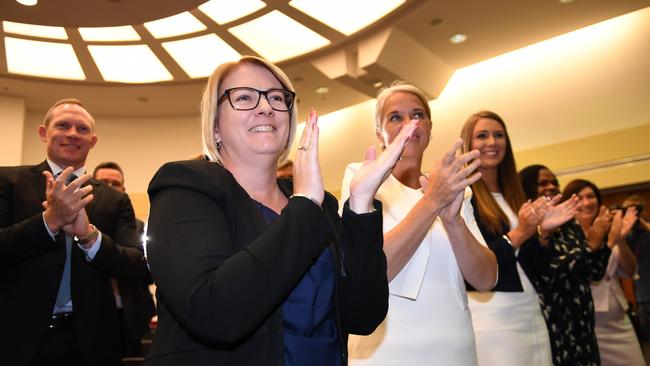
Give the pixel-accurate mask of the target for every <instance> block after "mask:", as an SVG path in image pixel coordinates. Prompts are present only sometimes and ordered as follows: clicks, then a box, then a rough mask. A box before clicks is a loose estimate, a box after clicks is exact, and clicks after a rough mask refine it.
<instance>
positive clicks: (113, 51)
mask: <svg viewBox="0 0 650 366" xmlns="http://www.w3.org/2000/svg"><path fill="white" fill-rule="evenodd" d="M88 50H89V51H90V54H91V55H92V57H93V60H95V64H97V67H98V68H99V72H100V73H101V74H102V77H103V78H104V80H106V81H113V82H118V83H152V82H156V81H166V80H172V79H173V78H172V75H171V74H170V73H169V71H167V69H166V68H165V66H163V64H162V63H161V62H160V60H158V58H157V57H156V56H155V55H154V53H153V52H152V51H151V49H150V48H149V47H148V46H145V45H134V46H88Z"/></svg>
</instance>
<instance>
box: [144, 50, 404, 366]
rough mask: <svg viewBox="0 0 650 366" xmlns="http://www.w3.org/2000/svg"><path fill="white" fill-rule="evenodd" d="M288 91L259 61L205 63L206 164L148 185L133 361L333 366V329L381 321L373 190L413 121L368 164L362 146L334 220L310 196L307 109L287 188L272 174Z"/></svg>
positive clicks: (328, 198)
mask: <svg viewBox="0 0 650 366" xmlns="http://www.w3.org/2000/svg"><path fill="white" fill-rule="evenodd" d="M294 97H295V93H294V89H293V86H292V84H291V81H290V80H289V78H288V77H287V76H286V75H285V74H284V72H282V71H281V70H280V69H279V68H277V67H276V66H275V65H273V64H270V63H269V62H267V61H265V60H262V59H259V58H256V57H244V58H242V59H241V60H240V61H238V62H230V63H226V64H223V65H221V66H219V67H218V68H217V69H216V70H215V71H214V72H213V74H212V76H211V77H210V79H209V80H208V84H207V86H206V89H205V92H204V95H203V101H202V105H201V111H202V113H201V119H202V127H203V148H204V151H205V152H206V154H207V155H208V156H209V161H206V160H204V161H184V162H175V163H170V164H166V165H165V166H163V167H162V168H161V169H160V170H159V171H158V173H157V174H156V176H155V177H154V178H153V180H152V181H151V184H150V186H149V197H150V200H151V211H150V217H149V229H148V237H149V238H150V239H149V241H148V244H147V251H148V258H149V263H150V266H151V272H152V274H153V277H154V280H155V281H156V283H157V286H158V291H157V298H158V316H159V325H158V331H157V334H156V338H155V339H154V342H153V346H152V350H151V353H150V354H149V356H148V358H147V364H149V365H183V366H187V365H292V364H295V365H305V364H309V365H328V366H330V365H345V364H347V346H346V344H347V335H348V334H349V333H356V334H368V333H370V332H372V331H373V330H374V329H375V327H376V326H377V325H378V324H379V323H380V322H381V321H382V320H383V318H384V317H385V314H386V311H387V297H388V289H387V281H386V259H385V256H384V254H383V252H382V244H383V241H382V221H381V206H380V205H381V204H380V203H379V202H378V201H375V200H374V194H375V192H376V190H377V188H378V187H379V185H380V184H381V182H382V181H383V179H385V177H386V176H387V175H388V174H389V172H390V169H391V168H392V166H394V164H395V162H396V161H397V159H398V158H399V155H400V153H401V151H402V149H403V147H404V145H405V144H406V143H407V141H408V137H409V136H410V135H411V134H412V133H413V131H414V129H415V127H416V125H413V126H409V127H407V128H404V129H403V131H402V133H401V136H400V138H398V139H396V140H395V143H393V144H392V145H391V146H390V147H389V149H387V150H386V152H384V153H383V154H381V155H380V156H378V157H377V158H376V159H375V151H374V150H369V152H368V154H367V156H366V164H365V166H364V168H363V169H362V170H361V171H360V172H359V174H357V176H356V177H355V179H354V181H353V183H352V184H353V188H351V191H353V192H351V197H350V199H349V200H348V201H347V202H346V203H345V206H344V208H343V214H342V218H341V217H339V216H338V213H337V211H338V207H337V206H338V205H337V201H336V199H335V198H334V197H333V196H332V195H330V194H328V193H326V192H325V191H324V190H323V182H322V178H321V173H320V167H319V163H318V125H317V116H316V113H315V112H314V111H312V112H311V113H310V116H309V118H308V121H307V122H306V124H305V129H304V132H303V135H302V137H301V141H300V144H299V147H298V150H297V153H296V156H295V159H294V180H293V181H289V180H283V179H281V180H277V179H276V167H277V165H278V162H279V161H282V160H284V159H285V158H286V156H287V154H288V148H289V147H290V146H291V142H292V139H293V136H294V134H295V130H296V107H295V103H293V102H294Z"/></svg>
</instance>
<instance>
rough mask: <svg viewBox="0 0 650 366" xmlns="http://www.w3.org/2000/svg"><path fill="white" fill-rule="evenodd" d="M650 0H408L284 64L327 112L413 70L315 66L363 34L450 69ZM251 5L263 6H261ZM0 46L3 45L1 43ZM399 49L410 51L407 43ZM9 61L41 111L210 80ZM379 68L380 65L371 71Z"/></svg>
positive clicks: (131, 108) (49, 14) (110, 4)
mask: <svg viewBox="0 0 650 366" xmlns="http://www.w3.org/2000/svg"><path fill="white" fill-rule="evenodd" d="M202 2H203V1H196V0H191V1H188V0H185V1H156V0H139V1H126V0H103V1H92V2H88V1H84V0H61V1H57V2H47V1H41V3H40V4H39V6H38V7H37V8H29V7H24V6H21V5H19V4H17V3H16V2H14V1H9V0H7V1H2V2H1V3H0V18H1V19H2V20H11V21H18V22H24V23H33V24H45V25H60V26H67V27H78V26H109V25H121V24H136V25H138V24H142V23H143V22H145V21H149V20H153V19H158V18H162V17H166V16H169V15H173V14H177V13H179V12H181V11H184V10H190V11H192V10H193V9H195V8H196V7H197V6H198V5H200V4H201V3H202ZM266 2H267V3H268V4H269V5H273V6H274V7H276V8H280V9H286V8H289V7H288V6H287V1H280V0H268V1H266ZM649 5H650V1H649V0H588V1H587V0H576V1H575V2H572V3H568V4H561V3H560V2H558V1H556V0H545V1H539V0H527V1H520V0H497V1H479V0H474V1H472V0H461V1H422V0H420V1H418V0H411V1H407V2H406V4H405V5H403V6H402V7H401V8H400V9H398V10H397V11H396V12H395V13H393V14H391V15H389V16H387V17H386V18H385V19H382V20H381V21H379V22H377V23H375V24H374V25H371V26H370V27H368V28H366V29H365V30H363V31H361V32H359V33H358V34H356V35H353V36H352V37H348V38H344V37H343V38H342V37H341V36H340V34H339V35H332V38H335V39H336V42H334V43H333V45H332V46H330V47H326V48H325V49H322V50H319V51H316V52H312V53H310V54H308V55H305V56H301V57H298V58H296V59H292V60H288V61H286V62H282V63H280V66H281V67H283V68H284V69H285V70H286V71H287V73H288V74H289V75H290V76H291V77H292V78H293V79H294V80H295V81H296V87H297V89H298V94H299V99H300V106H301V107H307V106H309V107H312V106H313V107H314V108H316V109H317V110H318V111H320V112H321V113H328V112H331V111H334V110H338V109H341V108H343V107H346V106H349V105H352V104H355V103H358V102H362V101H364V100H368V99H370V98H371V96H372V95H374V92H375V90H373V89H372V87H370V86H369V85H368V84H369V83H372V82H374V81H376V80H381V79H382V78H384V77H394V76H396V77H400V78H407V77H406V76H408V72H406V71H405V70H402V69H400V65H399V64H397V65H395V64H393V65H389V66H385V65H383V64H382V65H381V67H380V68H377V67H373V66H374V65H370V67H367V68H366V69H365V70H362V69H361V68H359V69H357V70H348V74H350V73H352V74H355V73H357V72H359V73H360V74H363V73H365V72H368V74H366V75H353V77H352V78H350V77H344V78H337V79H336V80H332V79H330V78H328V76H326V75H325V74H324V73H322V72H320V71H319V69H317V68H316V67H314V63H316V62H318V60H322V59H323V58H326V57H328V56H330V55H332V54H335V53H336V52H340V51H341V50H346V51H347V52H348V56H349V55H350V54H356V53H355V52H361V51H359V49H360V48H361V47H362V46H359V44H363V42H365V41H366V40H367V39H369V38H371V37H373V36H374V35H376V34H377V33H378V32H381V31H382V30H386V29H397V30H399V31H401V32H403V34H404V35H405V36H406V37H408V38H409V39H410V40H411V41H413V42H415V44H417V45H418V46H421V47H423V49H424V50H426V51H427V52H429V55H428V56H430V57H432V58H435V59H437V60H439V61H440V62H441V63H442V64H444V65H446V67H448V68H449V70H452V71H453V70H455V69H458V68H460V67H463V66H467V65H471V64H474V63H477V62H479V61H482V60H485V59H488V58H490V57H493V56H496V55H499V54H502V53H504V52H508V51H511V50H515V49H518V48H521V47H524V46H526V45H530V44H533V43H536V42H539V41H541V40H544V39H548V38H551V37H554V36H557V35H560V34H563V33H566V32H569V31H572V30H575V29H578V28H581V27H584V26H586V25H589V24H593V23H596V22H599V21H602V20H605V19H609V18H612V17H615V16H618V15H621V14H624V13H627V12H630V11H633V10H636V9H640V8H643V7H646V6H649ZM71 9H74V10H71ZM295 13H297V12H293V13H290V14H291V15H292V16H294V17H296V18H299V19H298V20H299V21H301V22H303V23H305V24H308V25H309V26H311V27H312V28H314V29H315V30H316V31H318V32H320V33H322V34H331V33H332V31H331V29H327V27H326V26H323V25H322V24H319V23H318V22H314V21H313V19H310V18H308V17H306V16H298V15H296V14H295ZM255 14H256V15H259V12H258V13H255ZM249 18H250V17H248V18H246V19H249ZM246 19H244V20H246ZM457 32H462V33H465V34H467V35H468V40H467V42H465V43H463V44H461V45H452V44H451V43H449V41H448V38H449V36H451V35H452V34H454V33H457ZM73 41H74V40H73ZM395 47H396V46H395V45H394V44H389V45H387V46H386V47H385V48H386V49H385V50H384V51H385V52H389V53H390V52H395V51H394V48H395ZM0 51H4V50H3V49H2V47H0ZM243 51H245V50H243ZM403 52H404V53H403V55H404V57H405V58H407V57H408V55H409V50H404V51H403ZM400 56H401V54H400ZM361 57H363V55H362V56H361ZM639 62H643V61H641V60H639ZM6 66H7V65H6V61H0V94H3V95H9V96H16V97H21V98H24V99H25V100H26V105H27V109H28V110H29V111H44V110H46V109H47V107H49V105H50V104H51V103H52V101H54V100H56V99H58V98H60V97H64V96H70V95H75V96H77V97H79V98H81V99H83V100H84V101H85V102H86V104H88V105H89V107H90V109H91V110H92V111H93V112H94V113H95V114H97V115H108V116H160V115H166V116H180V115H194V114H196V113H197V110H198V109H197V104H198V100H199V99H200V93H201V90H202V87H203V84H204V82H205V81H204V79H203V80H198V81H197V80H184V81H175V82H167V83H157V84H153V85H151V84H150V85H128V84H115V83H112V84H106V83H102V82H96V81H91V82H74V81H57V80H50V79H42V78H33V77H25V76H17V75H10V74H8V72H7V67H6ZM373 71H374V72H376V73H377V75H372V73H373ZM420 71H421V72H420V73H418V74H417V77H418V78H421V79H427V78H431V79H434V78H436V75H435V73H436V69H432V70H420ZM447 76H448V75H443V77H442V79H443V81H441V82H444V80H446V77H447ZM382 81H384V82H390V81H391V80H382ZM364 84H365V85H364ZM320 86H327V87H328V88H329V89H330V92H329V93H328V94H327V95H324V96H323V95H317V94H316V93H315V92H314V90H315V89H316V88H318V87H320ZM443 86H444V83H443ZM432 97H435V95H432Z"/></svg>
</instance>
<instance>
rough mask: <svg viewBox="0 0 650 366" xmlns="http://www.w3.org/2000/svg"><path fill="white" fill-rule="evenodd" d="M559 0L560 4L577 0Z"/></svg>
mask: <svg viewBox="0 0 650 366" xmlns="http://www.w3.org/2000/svg"><path fill="white" fill-rule="evenodd" d="M557 1H558V2H559V3H560V4H568V3H572V2H574V1H575V0H557Z"/></svg>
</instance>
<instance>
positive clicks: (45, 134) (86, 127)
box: [38, 103, 97, 169]
mask: <svg viewBox="0 0 650 366" xmlns="http://www.w3.org/2000/svg"><path fill="white" fill-rule="evenodd" d="M51 113H52V118H51V119H50V120H49V123H48V124H47V125H41V126H39V128H38V134H39V136H40V138H41V141H43V142H45V144H46V145H47V157H48V158H49V159H50V160H52V161H53V162H54V163H56V164H57V165H59V166H61V167H62V168H66V167H69V166H72V167H74V168H75V169H78V168H80V167H82V166H83V165H84V164H85V163H86V158H87V157H88V153H89V152H90V149H92V148H93V147H94V146H95V143H96V142H97V136H96V135H95V132H94V122H93V119H92V117H91V116H90V114H89V113H88V111H86V110H85V109H84V108H83V107H81V106H80V105H77V104H72V103H66V104H61V105H58V106H56V107H55V108H54V109H52V111H51Z"/></svg>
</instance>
